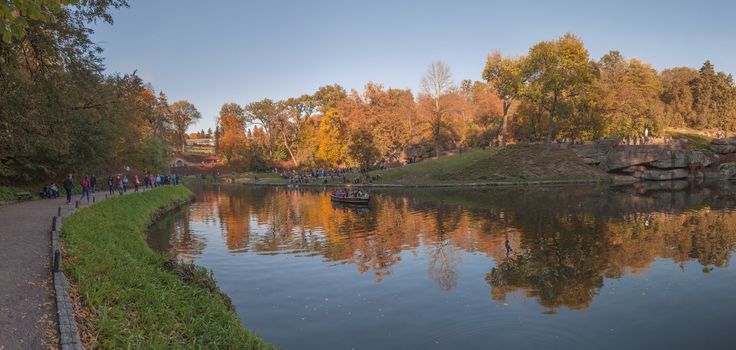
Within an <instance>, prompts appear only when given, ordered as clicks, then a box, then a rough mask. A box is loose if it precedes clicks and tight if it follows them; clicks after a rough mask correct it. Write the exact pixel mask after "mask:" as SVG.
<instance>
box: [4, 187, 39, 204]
mask: <svg viewBox="0 0 736 350" xmlns="http://www.w3.org/2000/svg"><path fill="white" fill-rule="evenodd" d="M18 192H25V190H23V189H20V188H17V187H9V186H0V201H14V200H16V199H17V198H16V197H15V194H16V193H18ZM31 194H33V192H31Z"/></svg>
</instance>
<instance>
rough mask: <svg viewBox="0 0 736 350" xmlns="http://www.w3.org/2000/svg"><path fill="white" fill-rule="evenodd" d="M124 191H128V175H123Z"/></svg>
mask: <svg viewBox="0 0 736 350" xmlns="http://www.w3.org/2000/svg"><path fill="white" fill-rule="evenodd" d="M123 192H128V175H123Z"/></svg>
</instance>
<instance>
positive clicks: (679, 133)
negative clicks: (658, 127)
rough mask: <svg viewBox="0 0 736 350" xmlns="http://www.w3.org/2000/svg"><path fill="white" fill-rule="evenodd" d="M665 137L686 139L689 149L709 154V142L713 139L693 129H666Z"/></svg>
mask: <svg viewBox="0 0 736 350" xmlns="http://www.w3.org/2000/svg"><path fill="white" fill-rule="evenodd" d="M664 135H665V136H670V137H672V138H676V139H687V140H688V147H689V148H690V149H694V150H698V151H703V152H707V153H711V152H712V151H711V150H710V147H709V146H710V142H711V141H712V140H713V137H710V136H707V135H705V134H704V133H702V132H700V131H697V130H693V129H675V128H668V129H666V130H665V131H664Z"/></svg>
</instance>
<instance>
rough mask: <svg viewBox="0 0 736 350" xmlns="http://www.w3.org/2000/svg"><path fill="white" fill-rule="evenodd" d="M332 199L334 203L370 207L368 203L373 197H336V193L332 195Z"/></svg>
mask: <svg viewBox="0 0 736 350" xmlns="http://www.w3.org/2000/svg"><path fill="white" fill-rule="evenodd" d="M330 199H331V200H332V201H333V202H338V203H343V204H352V205H368V202H369V201H370V200H371V197H368V198H360V197H358V198H356V197H342V196H339V195H335V194H334V193H330Z"/></svg>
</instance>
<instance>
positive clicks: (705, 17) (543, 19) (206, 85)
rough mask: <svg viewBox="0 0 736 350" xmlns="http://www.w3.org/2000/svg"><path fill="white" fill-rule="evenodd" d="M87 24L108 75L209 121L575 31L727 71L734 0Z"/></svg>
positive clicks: (171, 6) (400, 79)
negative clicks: (263, 102) (190, 106)
mask: <svg viewBox="0 0 736 350" xmlns="http://www.w3.org/2000/svg"><path fill="white" fill-rule="evenodd" d="M130 5H131V6H130V8H127V9H122V10H119V11H115V12H114V19H115V24H114V25H113V26H109V25H106V24H99V25H97V26H95V30H96V33H95V35H94V36H93V38H94V40H95V41H96V42H98V43H99V44H100V45H101V46H102V47H103V48H104V49H105V52H104V54H103V55H104V56H105V57H106V61H105V62H106V66H107V69H108V71H109V72H121V73H129V72H132V71H133V70H137V71H138V74H139V75H140V76H141V77H142V78H143V79H144V80H146V81H148V82H150V83H151V84H153V86H154V88H155V89H156V90H157V91H158V90H163V91H164V92H166V93H167V94H168V96H169V100H170V101H171V102H173V101H175V100H178V99H187V100H189V101H190V102H192V103H194V104H195V105H196V106H197V108H198V109H199V110H200V111H201V112H202V120H201V121H200V122H199V123H198V124H197V125H195V126H193V127H192V128H190V130H192V131H193V130H199V129H201V128H204V129H206V128H208V127H213V128H214V124H215V117H216V115H217V113H218V111H219V109H220V106H221V105H222V104H223V103H225V102H237V103H239V104H241V105H242V104H246V103H248V102H252V101H256V100H259V99H262V98H264V97H269V98H272V99H282V98H286V97H291V96H298V95H301V94H304V93H312V92H314V91H315V90H316V89H317V88H318V87H320V86H322V85H326V84H332V83H338V84H340V85H342V86H343V87H345V88H346V89H348V90H350V89H358V90H362V87H363V85H364V84H365V83H366V82H368V81H374V82H377V83H381V84H383V85H384V86H387V87H398V88H411V89H412V90H413V91H415V92H416V91H417V90H418V87H419V82H420V79H421V76H422V74H423V72H424V71H425V70H426V68H427V66H428V65H429V64H430V63H431V62H432V61H435V60H439V59H441V60H444V61H445V62H447V63H448V64H449V65H450V67H451V68H452V71H453V76H454V78H455V80H456V81H458V82H459V81H460V80H463V79H480V74H481V71H482V70H483V65H484V61H485V57H486V55H487V54H488V53H489V52H491V51H492V50H494V49H499V50H501V51H502V52H503V53H505V54H512V55H519V54H524V53H525V52H527V50H528V49H529V47H530V46H532V45H533V44H535V43H536V42H538V41H541V40H549V39H554V38H557V37H559V36H560V35H562V34H564V33H566V32H573V33H576V34H577V35H579V36H580V37H581V38H582V39H583V40H584V41H585V44H586V46H587V48H588V50H589V51H590V54H591V57H592V58H594V59H598V58H600V56H601V55H603V54H604V53H606V52H608V51H609V50H612V49H615V50H619V51H621V52H622V53H623V54H624V55H625V56H626V57H629V58H631V57H636V58H639V59H642V60H644V61H646V62H649V63H650V64H652V65H653V66H654V67H655V68H657V69H663V68H667V67H674V66H690V67H696V68H698V67H700V66H701V65H702V63H703V62H704V61H705V60H707V59H709V60H711V62H713V64H715V66H716V69H718V70H723V71H725V72H727V73H735V72H736V45H735V44H736V25H735V23H736V2H733V1H702V0H701V1H644V0H637V1H623V0H618V1H593V0H589V1H565V0H557V1H511V0H507V1H490V0H489V1H459V0H455V1H450V0H446V1H430V0H423V1H419V0H416V1H400V0H395V1H377V0H362V1H348V0H343V1H336V0H335V1H326V0H321V1H317V0H313V1H306V0H304V1H298V0H293V1H279V0H270V1H269V0H263V1H235V0H232V1H217V0H211V1H202V0H199V1H190V0H166V1H164V0H155V1H151V0H148V1H141V0H131V4H130Z"/></svg>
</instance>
